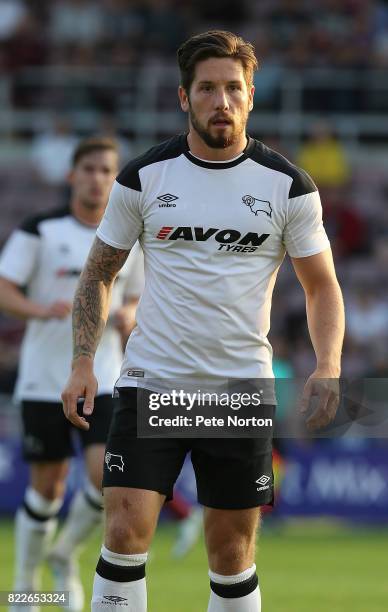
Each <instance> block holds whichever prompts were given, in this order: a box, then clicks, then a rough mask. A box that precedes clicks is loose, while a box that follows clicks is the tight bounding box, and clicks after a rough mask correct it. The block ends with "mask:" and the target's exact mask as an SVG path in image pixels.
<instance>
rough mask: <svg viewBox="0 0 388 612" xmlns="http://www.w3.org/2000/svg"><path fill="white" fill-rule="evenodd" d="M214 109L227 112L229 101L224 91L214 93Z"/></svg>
mask: <svg viewBox="0 0 388 612" xmlns="http://www.w3.org/2000/svg"><path fill="white" fill-rule="evenodd" d="M215 107H216V109H217V110H228V108H229V101H228V97H227V95H226V91H225V90H224V89H219V90H217V91H216V99H215Z"/></svg>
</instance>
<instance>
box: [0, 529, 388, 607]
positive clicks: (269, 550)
mask: <svg viewBox="0 0 388 612" xmlns="http://www.w3.org/2000/svg"><path fill="white" fill-rule="evenodd" d="M175 535H176V527H175V526H174V525H171V524H167V525H162V526H161V527H159V529H158V532H157V536H156V538H155V541H154V544H153V546H152V550H151V558H150V561H149V563H148V567H147V579H148V593H149V606H148V610H149V612H205V611H206V609H207V602H208V596H209V582H208V578H207V560H206V554H205V550H204V546H203V541H202V540H200V541H199V542H198V544H197V545H196V546H195V548H194V549H193V550H192V551H191V552H190V553H189V554H188V555H187V557H185V558H184V559H182V560H178V561H177V560H174V559H172V558H171V554H170V553H171V547H172V544H173V541H174V537H175ZM100 538H101V534H99V533H97V534H96V535H95V537H94V538H93V539H92V540H91V541H90V542H89V544H88V546H87V547H86V549H85V550H84V552H83V553H82V556H81V576H82V580H83V583H84V586H85V590H86V594H87V601H89V598H90V593H91V586H92V581H93V575H94V568H95V565H96V560H97V558H98V553H99V548H100ZM12 539H13V533H12V523H11V522H10V521H5V520H3V521H1V522H0V590H10V589H11V585H12V571H13V569H12V567H13V542H12ZM387 558H388V529H385V530H382V529H380V530H365V529H359V528H354V529H352V530H350V529H346V528H345V527H341V526H336V525H333V524H325V523H316V522H314V523H311V522H310V523H305V522H303V523H297V524H295V523H293V524H287V525H286V526H284V527H282V528H278V529H277V530H276V531H271V530H269V529H268V530H266V529H264V532H263V533H262V535H261V537H260V540H259V545H258V555H257V566H258V573H259V580H260V586H261V591H262V599H263V607H262V609H263V612H386V610H387V609H388V578H387V567H388V561H387ZM50 588H52V581H51V576H50V574H49V572H48V570H47V569H46V568H45V569H44V572H43V589H45V590H49V589H50ZM89 609H90V607H89V605H88V606H87V607H85V612H86V610H89ZM44 610H47V611H49V610H58V608H55V607H54V606H50V607H49V606H47V607H44V608H42V611H44Z"/></svg>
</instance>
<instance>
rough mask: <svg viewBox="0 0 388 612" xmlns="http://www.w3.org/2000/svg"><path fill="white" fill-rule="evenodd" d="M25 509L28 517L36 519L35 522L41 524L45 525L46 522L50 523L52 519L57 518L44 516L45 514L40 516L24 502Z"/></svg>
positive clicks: (52, 515)
mask: <svg viewBox="0 0 388 612" xmlns="http://www.w3.org/2000/svg"><path fill="white" fill-rule="evenodd" d="M23 508H24V510H25V511H26V512H27V514H28V516H29V517H30V518H32V519H34V521H39V522H40V523H44V522H45V521H49V520H50V519H51V518H54V516H56V513H55V514H51V515H49V516H47V515H46V516H43V514H38V513H37V512H34V510H32V508H30V506H29V505H28V504H27V502H26V501H24V502H23Z"/></svg>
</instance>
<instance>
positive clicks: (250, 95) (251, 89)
mask: <svg viewBox="0 0 388 612" xmlns="http://www.w3.org/2000/svg"><path fill="white" fill-rule="evenodd" d="M254 95H255V87H254V85H252V87H251V88H250V90H249V106H248V108H249V110H250V111H251V110H252V109H253V96H254Z"/></svg>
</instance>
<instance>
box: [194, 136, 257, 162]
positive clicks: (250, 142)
mask: <svg viewBox="0 0 388 612" xmlns="http://www.w3.org/2000/svg"><path fill="white" fill-rule="evenodd" d="M254 147H255V141H254V140H253V138H250V137H249V136H248V143H247V146H246V147H245V149H244V151H243V153H242V155H239V157H237V158H236V159H233V160H232V161H229V162H224V163H221V162H211V161H203V160H202V159H198V157H195V156H194V155H192V153H190V150H189V146H188V144H187V136H186V135H185V136H184V142H183V154H184V155H185V157H187V159H188V160H189V161H191V162H192V163H193V164H195V165H196V166H201V168H208V169H210V170H226V169H227V168H233V167H234V166H238V164H241V163H242V162H244V161H245V160H246V159H248V157H250V154H251V152H252V151H253V149H254Z"/></svg>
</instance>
